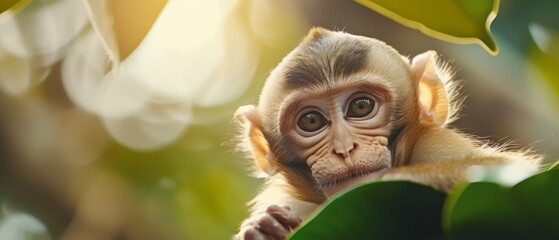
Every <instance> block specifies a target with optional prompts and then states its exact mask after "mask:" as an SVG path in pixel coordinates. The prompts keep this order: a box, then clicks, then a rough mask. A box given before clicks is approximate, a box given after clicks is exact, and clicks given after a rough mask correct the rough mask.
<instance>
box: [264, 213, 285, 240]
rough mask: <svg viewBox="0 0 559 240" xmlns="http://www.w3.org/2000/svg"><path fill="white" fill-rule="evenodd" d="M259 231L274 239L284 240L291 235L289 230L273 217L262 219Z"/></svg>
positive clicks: (268, 216)
mask: <svg viewBox="0 0 559 240" xmlns="http://www.w3.org/2000/svg"><path fill="white" fill-rule="evenodd" d="M258 229H259V230H260V231H261V232H263V233H264V234H266V235H268V236H269V237H271V238H272V239H278V240H283V239H285V237H287V235H288V234H289V229H288V228H286V227H285V226H283V225H282V224H281V223H279V222H278V221H277V220H276V219H275V218H274V217H272V216H271V215H266V216H264V217H263V218H262V219H260V221H259V224H258Z"/></svg>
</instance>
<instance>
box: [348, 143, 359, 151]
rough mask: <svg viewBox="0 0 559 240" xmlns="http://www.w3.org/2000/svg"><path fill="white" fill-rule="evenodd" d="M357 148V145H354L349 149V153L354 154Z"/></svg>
mask: <svg viewBox="0 0 559 240" xmlns="http://www.w3.org/2000/svg"><path fill="white" fill-rule="evenodd" d="M356 148H357V143H354V144H353V145H352V146H351V148H350V149H349V151H348V152H349V153H351V152H353V150H355V149H356Z"/></svg>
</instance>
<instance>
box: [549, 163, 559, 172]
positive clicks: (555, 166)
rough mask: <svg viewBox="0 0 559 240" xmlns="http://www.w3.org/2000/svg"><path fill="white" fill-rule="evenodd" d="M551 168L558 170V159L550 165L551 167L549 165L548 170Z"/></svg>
mask: <svg viewBox="0 0 559 240" xmlns="http://www.w3.org/2000/svg"><path fill="white" fill-rule="evenodd" d="M552 169H557V170H559V161H557V162H555V163H554V164H552V165H551V167H549V170H552Z"/></svg>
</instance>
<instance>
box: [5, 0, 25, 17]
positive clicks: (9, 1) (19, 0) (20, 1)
mask: <svg viewBox="0 0 559 240" xmlns="http://www.w3.org/2000/svg"><path fill="white" fill-rule="evenodd" d="M27 2H29V0H1V1H0V14H1V13H3V12H5V11H6V10H8V9H10V8H13V9H20V8H21V7H23V6H24V5H25V4H27Z"/></svg>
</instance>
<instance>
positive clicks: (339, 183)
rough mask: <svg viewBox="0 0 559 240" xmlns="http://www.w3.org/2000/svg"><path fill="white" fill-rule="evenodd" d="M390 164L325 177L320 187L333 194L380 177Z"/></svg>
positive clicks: (328, 193) (327, 193)
mask: <svg viewBox="0 0 559 240" xmlns="http://www.w3.org/2000/svg"><path fill="white" fill-rule="evenodd" d="M388 169H390V166H378V167H374V168H369V169H352V170H349V171H347V172H346V173H344V174H340V175H337V176H333V177H331V178H329V179H325V181H322V182H321V183H320V188H321V189H322V191H323V192H324V193H325V194H326V195H327V196H331V195H333V194H336V193H338V192H339V191H341V190H344V189H346V188H349V187H351V186H355V185H357V184H359V183H365V182H367V181H372V180H376V179H378V178H379V177H380V176H382V174H383V173H384V172H386V171H387V170H388Z"/></svg>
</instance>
